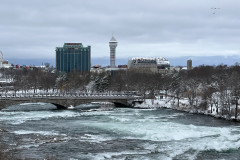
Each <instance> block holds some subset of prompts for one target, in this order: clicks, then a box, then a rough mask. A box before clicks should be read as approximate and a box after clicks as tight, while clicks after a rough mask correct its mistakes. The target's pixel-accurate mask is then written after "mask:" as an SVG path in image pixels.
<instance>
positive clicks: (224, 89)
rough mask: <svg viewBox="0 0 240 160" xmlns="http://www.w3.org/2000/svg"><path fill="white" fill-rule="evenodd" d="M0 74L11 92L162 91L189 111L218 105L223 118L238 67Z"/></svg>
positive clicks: (238, 89)
mask: <svg viewBox="0 0 240 160" xmlns="http://www.w3.org/2000/svg"><path fill="white" fill-rule="evenodd" d="M1 74H2V75H1V76H2V77H5V78H6V79H12V83H11V85H12V86H13V89H14V91H22V92H27V91H28V90H30V89H31V90H34V92H36V91H37V89H42V90H45V91H46V92H47V91H48V90H50V89H52V90H54V91H55V92H76V91H92V92H109V91H117V92H121V91H137V92H139V93H141V94H142V95H144V96H145V94H146V93H151V94H148V95H153V94H156V93H160V91H163V90H164V91H165V93H167V94H168V95H171V96H173V97H174V98H175V99H177V100H178V103H177V105H178V106H179V101H180V99H182V98H187V99H188V101H189V104H190V106H191V107H193V108H194V107H195V108H198V109H202V110H206V109H207V107H208V106H209V105H210V106H213V105H214V106H219V107H221V108H220V109H219V108H218V107H217V112H219V111H221V114H225V115H226V114H229V115H231V114H232V113H231V112H232V110H231V106H232V104H233V103H236V104H237V102H238V98H239V97H240V66H239V65H234V66H226V65H218V66H198V67H195V68H193V69H192V70H189V71H186V70H182V71H180V72H172V73H169V74H164V75H163V74H159V73H152V72H139V71H133V70H127V71H117V72H112V73H108V72H103V73H84V74H79V73H77V72H73V73H68V74H65V75H58V74H56V73H50V72H45V71H43V70H41V69H34V70H26V69H23V70H1ZM2 88H4V85H3V84H2ZM2 90H3V89H2ZM236 110H237V108H236ZM235 113H236V112H235ZM219 114H220V113H219Z"/></svg>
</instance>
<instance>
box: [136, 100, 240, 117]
mask: <svg viewBox="0 0 240 160" xmlns="http://www.w3.org/2000/svg"><path fill="white" fill-rule="evenodd" d="M177 104H178V102H177V99H173V98H162V99H160V98H159V97H156V98H155V99H145V101H144V102H143V103H142V104H136V105H135V106H134V107H135V108H145V109H146V108H151V109H152V108H168V109H175V110H180V111H185V112H188V113H195V114H204V115H208V116H213V117H215V118H221V119H226V120H234V121H240V116H238V117H237V119H235V117H234V116H231V117H230V118H229V116H227V115H222V114H221V109H220V108H221V107H220V106H219V108H218V109H219V111H218V113H217V112H216V111H217V109H216V106H215V105H213V106H212V109H211V107H210V106H209V107H208V108H207V110H200V109H196V108H193V107H191V106H190V104H189V101H188V99H180V100H179V107H178V105H177ZM231 108H232V110H234V108H235V106H234V105H233V106H231Z"/></svg>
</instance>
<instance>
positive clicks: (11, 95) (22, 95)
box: [0, 93, 136, 99]
mask: <svg viewBox="0 0 240 160" xmlns="http://www.w3.org/2000/svg"><path fill="white" fill-rule="evenodd" d="M135 96H136V95H131V94H122V93H16V94H15V93H0V99H8V98H47V97H49V98H50V97H52V98H53V97H66V98H67V97H89V98H94V97H98V98H99V97H106V98H107V97H126V98H127V97H128V98H130V97H135Z"/></svg>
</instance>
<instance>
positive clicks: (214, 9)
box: [211, 7, 220, 14]
mask: <svg viewBox="0 0 240 160" xmlns="http://www.w3.org/2000/svg"><path fill="white" fill-rule="evenodd" d="M211 9H212V10H213V13H212V14H216V10H218V9H220V8H216V7H212V8H211Z"/></svg>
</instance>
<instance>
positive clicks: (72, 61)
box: [56, 43, 91, 73]
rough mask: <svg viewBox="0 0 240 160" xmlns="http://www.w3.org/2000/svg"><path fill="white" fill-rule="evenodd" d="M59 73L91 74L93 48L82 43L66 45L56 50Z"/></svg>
mask: <svg viewBox="0 0 240 160" xmlns="http://www.w3.org/2000/svg"><path fill="white" fill-rule="evenodd" d="M56 69H57V72H81V73H83V72H89V71H90V69H91V47H90V46H88V47H83V45H82V43H64V45H63V47H57V48H56Z"/></svg>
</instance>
